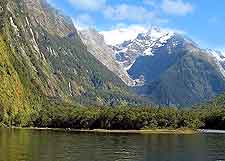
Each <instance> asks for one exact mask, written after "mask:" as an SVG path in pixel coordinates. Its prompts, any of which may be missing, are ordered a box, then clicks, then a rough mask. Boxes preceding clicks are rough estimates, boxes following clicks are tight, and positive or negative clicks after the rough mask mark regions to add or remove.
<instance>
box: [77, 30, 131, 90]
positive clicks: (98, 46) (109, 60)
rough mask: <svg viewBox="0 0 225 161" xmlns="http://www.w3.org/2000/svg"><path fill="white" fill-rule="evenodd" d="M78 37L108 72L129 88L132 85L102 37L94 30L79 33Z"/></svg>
mask: <svg viewBox="0 0 225 161" xmlns="http://www.w3.org/2000/svg"><path fill="white" fill-rule="evenodd" d="M79 35H80V37H81V39H82V41H83V42H84V44H85V45H86V46H87V49H88V51H89V52H90V53H91V54H92V55H93V56H95V58H96V59H98V60H99V61H100V62H101V63H103V64H104V65H105V66H106V67H107V68H108V69H109V70H110V71H112V72H113V73H117V75H118V76H119V77H120V78H121V79H122V80H123V81H124V82H125V83H126V84H128V85H129V86H132V85H133V84H134V81H133V80H132V79H131V78H130V77H129V75H128V73H127V72H126V71H125V70H124V69H123V66H122V65H121V64H120V63H118V62H116V61H115V59H114V57H113V54H114V51H113V50H112V48H110V47H109V46H108V45H107V44H106V43H105V41H104V36H103V35H101V34H99V33H98V32H97V31H96V30H94V29H88V30H82V31H79Z"/></svg>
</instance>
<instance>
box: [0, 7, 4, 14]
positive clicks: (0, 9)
mask: <svg viewBox="0 0 225 161" xmlns="http://www.w3.org/2000/svg"><path fill="white" fill-rule="evenodd" d="M3 11H4V9H3V7H2V6H0V14H1V13H2V12H3Z"/></svg>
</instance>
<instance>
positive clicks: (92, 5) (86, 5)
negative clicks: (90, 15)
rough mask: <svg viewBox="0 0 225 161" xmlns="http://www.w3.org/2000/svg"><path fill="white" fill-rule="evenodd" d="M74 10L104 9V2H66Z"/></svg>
mask: <svg viewBox="0 0 225 161" xmlns="http://www.w3.org/2000/svg"><path fill="white" fill-rule="evenodd" d="M68 1H69V2H70V3H71V4H72V5H73V6H75V7H76V8H80V9H82V10H91V11H96V10H99V9H102V8H104V6H105V4H106V0H68Z"/></svg>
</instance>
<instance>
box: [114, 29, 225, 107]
mask: <svg viewBox="0 0 225 161" xmlns="http://www.w3.org/2000/svg"><path fill="white" fill-rule="evenodd" d="M113 49H114V55H115V60H116V61H117V62H119V63H121V64H122V65H123V67H124V70H126V71H127V72H128V74H129V76H130V77H131V78H132V79H133V80H139V82H140V80H142V83H137V85H139V86H138V87H135V89H136V91H137V92H138V94H139V95H142V96H146V97H150V98H151V99H153V100H154V102H155V103H157V104H163V105H176V106H179V105H181V106H184V105H193V104H195V103H200V102H204V101H207V100H210V99H212V98H213V97H215V96H216V95H218V94H220V93H222V92H223V91H224V90H225V85H224V83H225V77H224V76H225V74H224V73H225V70H224V68H223V65H224V58H223V57H222V55H220V56H218V53H215V52H212V51H211V52H210V51H209V50H208V51H207V50H204V49H201V48H200V47H199V46H198V45H197V44H196V43H194V42H193V41H192V40H190V39H188V38H187V37H185V36H183V35H182V34H178V33H174V32H171V31H166V30H163V29H159V28H156V27H153V28H151V29H150V30H149V31H148V32H147V33H140V34H138V36H137V38H136V39H134V40H129V41H125V42H124V43H122V44H118V45H116V46H115V47H113ZM140 85H141V86H140Z"/></svg>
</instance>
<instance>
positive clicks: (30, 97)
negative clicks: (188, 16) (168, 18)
mask: <svg viewBox="0 0 225 161" xmlns="http://www.w3.org/2000/svg"><path fill="white" fill-rule="evenodd" d="M0 80H1V83H0V113H1V115H0V122H1V121H2V120H4V123H5V124H10V122H11V124H13V122H19V123H18V124H25V123H26V122H27V121H28V120H29V119H31V118H33V119H34V118H35V115H36V114H37V113H36V111H39V110H40V109H41V108H43V106H44V105H46V104H49V103H52V102H54V101H56V102H65V103H69V104H82V105H97V106H107V105H109V106H114V105H117V104H121V103H122V104H123V103H127V104H132V105H136V104H139V103H140V102H141V101H140V100H139V99H138V98H137V96H136V95H134V94H133V93H132V92H131V91H130V90H129V89H128V87H127V86H126V84H125V83H123V81H121V79H120V78H119V77H118V76H116V75H115V74H113V72H111V71H110V70H108V69H107V68H106V67H105V66H104V65H103V64H102V63H101V62H100V61H99V60H97V59H96V58H95V57H94V56H93V55H92V54H91V53H89V52H88V51H87V47H86V46H85V45H84V44H83V42H82V41H81V39H80V36H79V34H78V32H77V30H76V28H75V27H74V25H73V22H72V20H71V19H70V18H69V17H66V16H64V15H63V14H62V13H61V12H60V11H58V10H55V9H54V8H52V7H51V6H49V5H48V3H46V1H44V0H20V1H18V0H1V1H0ZM22 120H23V122H21V121H22Z"/></svg>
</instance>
